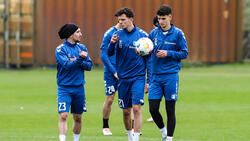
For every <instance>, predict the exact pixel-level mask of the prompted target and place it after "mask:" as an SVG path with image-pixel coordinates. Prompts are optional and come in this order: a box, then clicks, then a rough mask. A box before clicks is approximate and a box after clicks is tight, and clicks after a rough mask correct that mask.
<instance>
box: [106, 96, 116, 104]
mask: <svg viewBox="0 0 250 141" xmlns="http://www.w3.org/2000/svg"><path fill="white" fill-rule="evenodd" d="M113 101H114V98H112V97H110V98H108V99H107V104H108V105H112V103H113Z"/></svg>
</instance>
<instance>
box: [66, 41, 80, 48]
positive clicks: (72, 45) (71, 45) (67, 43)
mask: <svg viewBox="0 0 250 141" xmlns="http://www.w3.org/2000/svg"><path fill="white" fill-rule="evenodd" d="M64 44H65V45H67V46H70V47H74V46H75V45H76V44H77V43H75V44H71V43H70V42H68V41H67V40H65V41H64Z"/></svg>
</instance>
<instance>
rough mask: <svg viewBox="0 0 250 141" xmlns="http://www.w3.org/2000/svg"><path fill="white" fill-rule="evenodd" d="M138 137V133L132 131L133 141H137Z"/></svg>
mask: <svg viewBox="0 0 250 141" xmlns="http://www.w3.org/2000/svg"><path fill="white" fill-rule="evenodd" d="M139 139H140V133H136V132H135V133H134V141H139Z"/></svg>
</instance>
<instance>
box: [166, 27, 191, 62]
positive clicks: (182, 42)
mask: <svg viewBox="0 0 250 141" xmlns="http://www.w3.org/2000/svg"><path fill="white" fill-rule="evenodd" d="M176 45H177V47H179V48H180V50H179V51H173V50H168V51H167V55H166V56H167V57H171V58H173V59H176V60H181V59H186V58H187V57H188V47H187V42H186V38H185V36H184V33H183V32H182V31H181V32H179V33H178V40H177V44H176Z"/></svg>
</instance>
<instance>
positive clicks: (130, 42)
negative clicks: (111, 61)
mask: <svg viewBox="0 0 250 141" xmlns="http://www.w3.org/2000/svg"><path fill="white" fill-rule="evenodd" d="M114 34H116V35H117V36H119V39H118V41H117V42H116V44H113V43H110V44H109V48H108V55H113V54H114V53H116V70H117V74H118V77H119V78H132V77H135V76H143V75H145V73H146V71H145V70H146V68H147V78H150V77H151V72H150V70H151V69H149V68H150V56H144V57H142V56H139V55H137V54H136V53H135V42H136V41H137V40H139V39H140V38H142V37H147V33H146V32H145V31H143V30H142V29H140V28H138V27H136V26H135V27H134V28H133V30H132V31H130V32H129V31H128V30H126V29H123V30H119V31H117V32H116V33H114ZM147 81H148V82H147V83H149V79H148V80H147Z"/></svg>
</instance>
